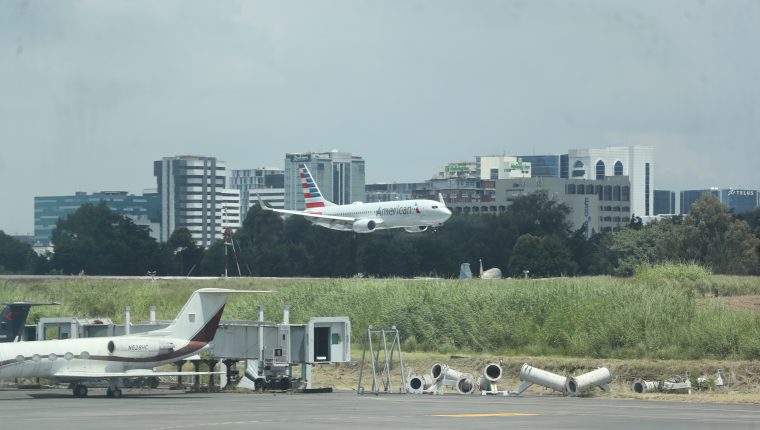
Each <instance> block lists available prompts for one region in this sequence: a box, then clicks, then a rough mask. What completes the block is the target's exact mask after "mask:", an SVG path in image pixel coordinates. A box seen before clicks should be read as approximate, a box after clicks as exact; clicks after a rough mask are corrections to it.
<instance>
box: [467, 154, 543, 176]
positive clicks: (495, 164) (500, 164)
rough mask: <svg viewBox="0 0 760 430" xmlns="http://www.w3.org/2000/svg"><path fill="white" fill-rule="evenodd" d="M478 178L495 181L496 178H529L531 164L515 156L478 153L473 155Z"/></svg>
mask: <svg viewBox="0 0 760 430" xmlns="http://www.w3.org/2000/svg"><path fill="white" fill-rule="evenodd" d="M475 164H476V165H477V172H478V176H477V177H478V178H479V179H483V180H491V181H495V180H497V179H511V178H530V176H531V173H530V170H531V165H530V163H529V162H527V161H520V160H519V159H518V158H517V157H511V156H507V155H480V156H476V157H475Z"/></svg>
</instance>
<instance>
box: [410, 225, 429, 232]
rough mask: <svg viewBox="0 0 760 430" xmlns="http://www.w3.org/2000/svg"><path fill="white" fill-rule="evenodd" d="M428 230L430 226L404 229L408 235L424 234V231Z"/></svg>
mask: <svg viewBox="0 0 760 430" xmlns="http://www.w3.org/2000/svg"><path fill="white" fill-rule="evenodd" d="M427 229H428V226H426V225H418V226H416V227H404V230H406V232H407V233H422V232H423V231H425V230H427Z"/></svg>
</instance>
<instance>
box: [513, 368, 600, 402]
mask: <svg viewBox="0 0 760 430" xmlns="http://www.w3.org/2000/svg"><path fill="white" fill-rule="evenodd" d="M520 380H521V381H523V383H522V384H521V385H520V387H519V388H518V389H517V391H516V392H515V393H513V394H514V395H520V394H522V393H523V392H524V391H525V390H527V389H528V388H529V387H530V386H532V385H534V384H535V385H540V386H542V387H546V388H550V389H552V390H554V391H558V392H560V393H562V394H564V395H569V396H574V397H577V396H581V395H583V393H585V392H586V391H588V390H589V389H591V388H593V387H599V388H601V389H602V390H604V391H607V392H609V391H610V386H609V384H610V382H612V374H610V370H609V369H608V368H606V367H600V368H598V369H596V370H592V371H591V372H588V373H584V374H583V375H580V376H561V375H557V374H556V373H551V372H547V371H546V370H541V369H538V368H535V367H531V366H529V365H528V363H525V364H523V365H522V368H520Z"/></svg>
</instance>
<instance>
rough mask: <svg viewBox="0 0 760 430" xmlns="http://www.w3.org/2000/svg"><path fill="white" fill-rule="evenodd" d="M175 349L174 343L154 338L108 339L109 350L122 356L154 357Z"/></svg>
mask: <svg viewBox="0 0 760 430" xmlns="http://www.w3.org/2000/svg"><path fill="white" fill-rule="evenodd" d="M172 351H174V344H173V343H171V342H166V341H158V340H153V339H114V340H110V341H108V352H109V353H111V354H114V355H118V356H120V357H153V356H156V355H159V354H166V353H169V352H172Z"/></svg>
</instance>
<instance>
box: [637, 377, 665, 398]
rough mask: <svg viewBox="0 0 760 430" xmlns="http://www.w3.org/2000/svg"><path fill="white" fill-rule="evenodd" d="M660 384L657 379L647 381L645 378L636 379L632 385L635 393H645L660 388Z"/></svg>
mask: <svg viewBox="0 0 760 430" xmlns="http://www.w3.org/2000/svg"><path fill="white" fill-rule="evenodd" d="M659 388H660V384H659V382H657V381H645V380H643V379H635V380H634V381H633V384H632V385H631V390H633V392H634V393H639V394H644V393H653V392H655V391H657V390H659Z"/></svg>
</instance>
